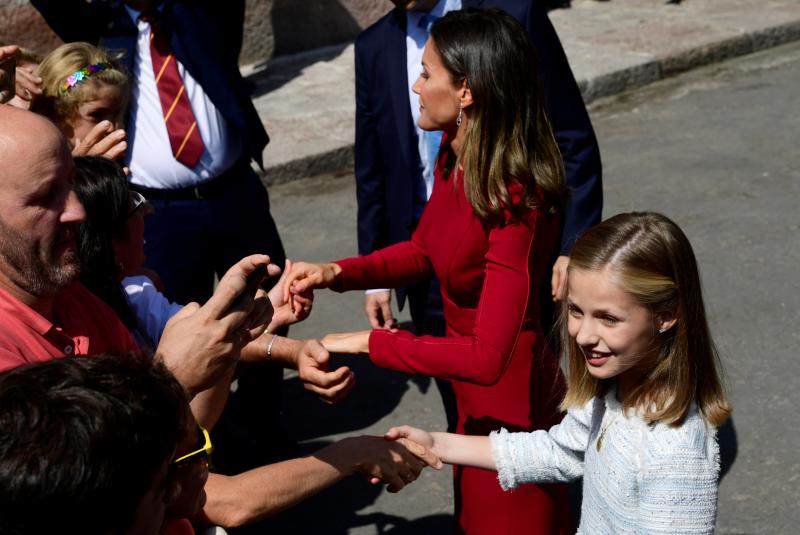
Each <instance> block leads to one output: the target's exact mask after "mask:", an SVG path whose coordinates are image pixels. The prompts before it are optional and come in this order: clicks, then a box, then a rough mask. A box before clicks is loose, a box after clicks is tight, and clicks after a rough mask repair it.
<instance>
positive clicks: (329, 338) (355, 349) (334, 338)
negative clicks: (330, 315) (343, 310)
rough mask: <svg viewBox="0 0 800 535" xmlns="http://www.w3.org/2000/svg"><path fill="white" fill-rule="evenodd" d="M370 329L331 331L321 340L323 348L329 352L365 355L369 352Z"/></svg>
mask: <svg viewBox="0 0 800 535" xmlns="http://www.w3.org/2000/svg"><path fill="white" fill-rule="evenodd" d="M370 333H372V331H356V332H352V333H331V334H327V335H325V337H324V338H323V339H322V340H321V342H322V345H323V346H325V349H327V350H328V351H330V352H331V353H347V354H348V355H365V354H367V353H369V335H370Z"/></svg>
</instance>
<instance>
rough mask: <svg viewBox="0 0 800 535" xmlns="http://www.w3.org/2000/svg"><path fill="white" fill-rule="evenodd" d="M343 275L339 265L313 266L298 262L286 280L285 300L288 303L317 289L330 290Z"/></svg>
mask: <svg viewBox="0 0 800 535" xmlns="http://www.w3.org/2000/svg"><path fill="white" fill-rule="evenodd" d="M341 273H342V268H340V267H339V265H338V264H334V263H333V262H329V263H327V264H312V263H309V262H296V263H295V264H294V265H293V266H292V269H291V270H290V271H289V276H288V277H287V278H286V283H285V285H286V287H285V289H284V295H283V299H284V301H288V300H289V299H291V297H292V296H293V295H301V294H305V293H307V292H311V291H313V290H315V289H316V288H328V287H329V286H331V285H332V284H333V283H334V281H335V280H336V278H337V277H338V276H339V275H340V274H341Z"/></svg>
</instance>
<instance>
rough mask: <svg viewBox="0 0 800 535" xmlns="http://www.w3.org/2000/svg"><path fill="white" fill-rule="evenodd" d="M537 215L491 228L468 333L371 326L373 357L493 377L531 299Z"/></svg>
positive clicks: (467, 377) (458, 375) (423, 369)
mask: <svg viewBox="0 0 800 535" xmlns="http://www.w3.org/2000/svg"><path fill="white" fill-rule="evenodd" d="M542 217H543V216H542V214H541V212H539V211H538V210H533V211H531V212H530V213H529V214H528V216H527V217H526V218H524V219H523V220H522V221H519V222H516V223H511V224H507V225H505V226H503V227H497V228H494V229H493V230H491V231H490V233H489V248H488V251H487V253H486V255H485V260H486V266H485V268H484V273H485V277H484V283H483V288H482V290H481V294H480V301H479V303H478V307H477V314H476V317H475V324H474V328H473V331H472V333H471V334H470V335H468V336H448V337H433V336H419V337H418V336H414V335H413V334H411V333H409V332H407V331H397V332H394V333H393V332H390V331H384V330H375V331H372V333H371V335H370V338H369V354H370V358H371V359H372V360H373V362H375V364H377V365H378V366H381V367H385V368H391V369H395V370H400V371H403V372H407V373H415V374H423V375H430V376H433V377H439V378H444V379H454V380H459V381H467V382H472V383H477V384H481V385H491V384H494V383H495V382H497V380H498V379H499V378H500V376H501V375H502V374H503V371H504V370H505V368H506V366H507V365H508V363H509V362H510V359H511V356H512V355H513V353H514V348H515V346H516V344H517V339H518V337H519V333H520V330H521V329H522V327H523V322H524V321H525V318H526V316H527V315H528V314H527V307H528V306H529V305H530V303H531V302H532V299H531V297H532V294H533V292H534V289H532V288H531V276H530V272H529V270H530V257H531V251H532V250H533V249H534V248H536V247H537V245H538V241H539V240H540V239H542V238H541V237H540V234H542V233H543V229H541V228H540V227H542V224H541V223H542ZM547 226H548V225H544V227H545V229H546V227H547Z"/></svg>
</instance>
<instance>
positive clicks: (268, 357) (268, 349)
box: [267, 334, 278, 360]
mask: <svg viewBox="0 0 800 535" xmlns="http://www.w3.org/2000/svg"><path fill="white" fill-rule="evenodd" d="M277 337H278V335H277V334H273V335H272V338H270V339H269V343H268V344H267V360H272V344H274V343H275V339H276V338H277Z"/></svg>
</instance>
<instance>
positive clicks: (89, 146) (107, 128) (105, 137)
mask: <svg viewBox="0 0 800 535" xmlns="http://www.w3.org/2000/svg"><path fill="white" fill-rule="evenodd" d="M125 138H126V134H125V130H123V129H121V128H119V129H117V130H114V125H113V124H111V121H100V122H99V123H97V124H96V125H94V127H93V128H92V129H91V130H90V131H89V133H88V134H86V137H85V138H83V139H82V140H80V141H79V142H78V144H77V145H75V147H73V149H72V156H105V157H106V158H108V159H110V160H116V159H117V158H120V157H122V155H123V154H125V151H126V150H127V148H128V142H127V141H125Z"/></svg>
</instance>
